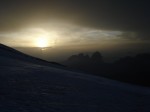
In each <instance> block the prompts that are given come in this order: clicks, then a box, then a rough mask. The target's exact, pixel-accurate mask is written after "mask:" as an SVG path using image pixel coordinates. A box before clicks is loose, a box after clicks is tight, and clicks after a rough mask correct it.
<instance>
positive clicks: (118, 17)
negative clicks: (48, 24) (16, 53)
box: [0, 0, 150, 39]
mask: <svg viewBox="0 0 150 112" xmlns="http://www.w3.org/2000/svg"><path fill="white" fill-rule="evenodd" d="M149 4H150V2H149V1H148V0H1V1H0V18H1V19H0V31H12V30H16V29H20V28H24V27H26V25H27V24H31V23H32V22H35V21H37V22H44V21H48V20H50V19H60V20H64V21H69V22H73V23H75V24H78V25H82V26H85V27H92V28H97V29H104V30H118V31H124V32H134V33H135V34H136V36H137V37H138V38H141V39H149V36H150V33H149V30H150V25H149V23H150V13H149V12H150V5H149Z"/></svg>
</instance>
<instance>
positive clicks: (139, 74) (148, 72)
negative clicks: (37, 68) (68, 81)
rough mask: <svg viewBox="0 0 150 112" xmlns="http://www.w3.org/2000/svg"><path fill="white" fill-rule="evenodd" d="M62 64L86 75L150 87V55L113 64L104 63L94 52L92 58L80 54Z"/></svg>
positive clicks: (142, 55)
mask: <svg viewBox="0 0 150 112" xmlns="http://www.w3.org/2000/svg"><path fill="white" fill-rule="evenodd" d="M62 64H64V65H66V66H68V67H71V68H74V69H76V70H80V71H82V72H85V73H89V74H94V75H97V76H102V77H106V78H111V79H115V80H119V81H124V82H128V83H132V84H138V85H142V86H149V87H150V69H149V66H150V53H143V54H138V55H136V56H134V57H131V56H126V57H124V58H121V59H118V60H116V61H114V62H113V63H106V62H104V60H103V56H102V54H101V53H99V52H94V53H93V54H92V56H91V57H90V56H89V55H87V54H86V55H84V53H80V54H78V55H72V56H70V57H69V58H68V60H66V61H64V62H63V63H62Z"/></svg>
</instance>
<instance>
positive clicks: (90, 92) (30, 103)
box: [0, 47, 150, 112]
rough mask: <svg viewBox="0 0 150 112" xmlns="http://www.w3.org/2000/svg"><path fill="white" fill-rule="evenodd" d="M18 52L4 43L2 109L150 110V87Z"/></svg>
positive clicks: (49, 111) (62, 111)
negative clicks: (116, 79)
mask: <svg viewBox="0 0 150 112" xmlns="http://www.w3.org/2000/svg"><path fill="white" fill-rule="evenodd" d="M8 49H9V48H8ZM15 52H16V51H12V50H11V51H9V50H6V49H4V48H3V47H0V112H150V88H146V87H139V86H133V85H129V84H124V83H120V82H116V81H113V80H108V79H104V78H100V77H96V76H90V75H87V74H81V73H75V72H73V71H68V70H66V69H63V68H60V67H59V65H55V66H53V64H51V63H49V64H46V63H47V62H37V60H38V59H37V60H36V61H35V60H34V59H33V60H32V61H31V58H30V61H29V57H28V56H23V57H22V56H21V54H18V53H15ZM18 56H19V57H22V58H19V57H18ZM34 61H35V63H34ZM40 63H42V64H40ZM44 63H45V64H44Z"/></svg>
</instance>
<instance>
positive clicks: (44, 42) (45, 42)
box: [36, 37, 49, 48]
mask: <svg viewBox="0 0 150 112" xmlns="http://www.w3.org/2000/svg"><path fill="white" fill-rule="evenodd" d="M36 46H37V47H41V48H44V47H48V46H49V45H48V39H46V38H44V37H41V38H38V39H37V42H36Z"/></svg>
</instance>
